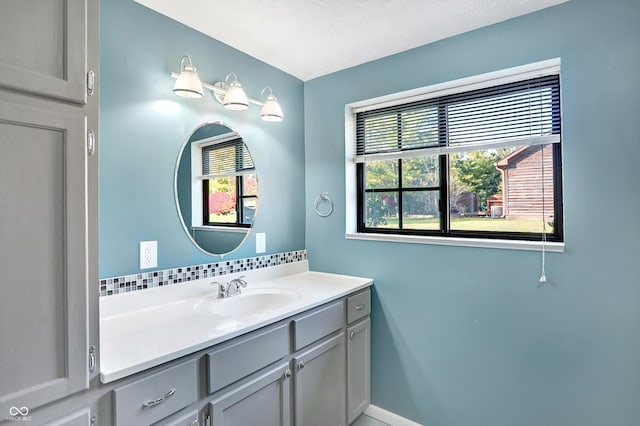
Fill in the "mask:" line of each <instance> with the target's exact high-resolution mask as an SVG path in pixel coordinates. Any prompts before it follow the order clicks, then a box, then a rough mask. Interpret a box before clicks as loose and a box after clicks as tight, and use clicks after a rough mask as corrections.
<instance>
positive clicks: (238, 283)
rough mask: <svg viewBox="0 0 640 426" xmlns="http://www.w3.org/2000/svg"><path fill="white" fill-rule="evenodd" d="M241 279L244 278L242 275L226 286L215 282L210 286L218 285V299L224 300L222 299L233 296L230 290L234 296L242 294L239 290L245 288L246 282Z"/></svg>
mask: <svg viewBox="0 0 640 426" xmlns="http://www.w3.org/2000/svg"><path fill="white" fill-rule="evenodd" d="M243 278H244V275H242V276H239V277H237V278H234V279H232V280H231V281H229V282H228V283H226V284H223V283H220V282H217V281H214V282H212V283H211V284H217V285H218V297H220V298H224V297H229V296H232V295H233V294H232V293H231V290H232V289H235V294H240V293H242V291H241V289H240V288H241V287H246V286H247V282H246V281H245V280H244V279H243Z"/></svg>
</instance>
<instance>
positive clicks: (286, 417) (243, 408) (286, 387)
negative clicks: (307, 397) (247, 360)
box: [209, 363, 291, 426]
mask: <svg viewBox="0 0 640 426" xmlns="http://www.w3.org/2000/svg"><path fill="white" fill-rule="evenodd" d="M254 377H255V378H253V379H250V380H249V381H248V382H245V383H243V384H242V385H238V386H237V387H232V388H231V389H230V390H229V391H228V392H224V393H223V395H221V396H220V397H219V398H217V399H216V400H214V401H213V402H211V403H210V406H209V409H210V413H211V417H212V420H213V422H212V424H213V426H247V425H252V426H289V425H290V424H291V406H290V401H291V391H290V386H291V385H290V382H291V370H290V369H289V364H288V363H283V364H280V365H278V366H277V367H275V368H273V369H271V370H269V371H268V372H266V373H262V374H257V375H255V376H254Z"/></svg>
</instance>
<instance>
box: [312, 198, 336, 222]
mask: <svg viewBox="0 0 640 426" xmlns="http://www.w3.org/2000/svg"><path fill="white" fill-rule="evenodd" d="M323 201H326V202H328V203H329V211H328V212H326V213H322V212H321V211H320V210H319V208H318V207H319V206H320V203H322V202H323ZM313 209H314V210H315V211H316V213H317V214H318V216H320V217H327V216H330V215H331V213H333V201H331V198H329V193H328V192H321V193H320V195H318V196H317V197H316V200H315V201H314V202H313Z"/></svg>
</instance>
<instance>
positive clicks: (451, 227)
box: [348, 61, 563, 242]
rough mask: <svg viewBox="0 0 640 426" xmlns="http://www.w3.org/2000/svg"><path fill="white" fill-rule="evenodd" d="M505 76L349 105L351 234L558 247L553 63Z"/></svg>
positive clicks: (556, 95) (558, 145)
mask: <svg viewBox="0 0 640 426" xmlns="http://www.w3.org/2000/svg"><path fill="white" fill-rule="evenodd" d="M546 65H548V64H546ZM508 74H509V73H504V72H503V73H502V76H501V78H495V76H484V77H486V78H485V79H484V81H482V82H477V83H474V84H466V83H468V81H465V82H464V83H465V84H448V85H446V86H447V87H446V88H445V89H442V88H441V87H439V88H436V89H437V90H436V89H434V90H428V89H429V88H427V90H425V92H424V93H417V94H416V93H415V91H414V92H413V93H411V96H410V97H408V98H407V97H404V98H398V97H396V98H395V99H391V100H389V99H383V100H382V101H380V100H378V101H375V100H374V102H370V103H367V102H365V103H360V104H359V105H355V106H352V109H351V110H349V108H348V111H349V113H350V114H352V117H351V120H353V129H354V130H355V133H354V138H353V139H354V140H355V144H354V147H353V148H352V153H353V154H355V155H354V157H353V160H354V162H355V174H356V187H355V191H354V192H355V193H356V197H357V205H356V209H355V215H356V229H357V232H358V233H364V234H366V233H375V234H392V235H398V234H399V235H417V236H436V237H453V238H455V237H458V238H469V239H471V238H474V239H478V238H480V239H503V240H504V239H506V240H532V241H540V240H541V239H542V240H546V241H554V242H562V241H563V221H562V218H563V215H562V185H561V183H562V163H561V143H560V142H561V117H560V79H559V61H558V65H557V66H553V67H551V68H549V67H546V68H545V69H544V71H542V72H541V71H540V70H536V71H535V72H531V71H529V72H527V73H514V74H513V75H508ZM505 75H506V76H505ZM454 83H455V82H454ZM458 83H461V82H458ZM470 87H471V89H470ZM432 89H433V88H432ZM353 213H354V212H352V214H353Z"/></svg>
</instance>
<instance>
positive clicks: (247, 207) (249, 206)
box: [241, 197, 258, 225]
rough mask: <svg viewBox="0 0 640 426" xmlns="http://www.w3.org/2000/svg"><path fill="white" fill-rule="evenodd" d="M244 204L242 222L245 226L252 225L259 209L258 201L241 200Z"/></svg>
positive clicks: (253, 198)
mask: <svg viewBox="0 0 640 426" xmlns="http://www.w3.org/2000/svg"><path fill="white" fill-rule="evenodd" d="M241 204H242V222H241V223H243V224H245V225H250V224H252V223H253V218H254V217H255V214H256V209H257V208H258V199H257V198H255V197H249V198H243V199H242V200H241Z"/></svg>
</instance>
